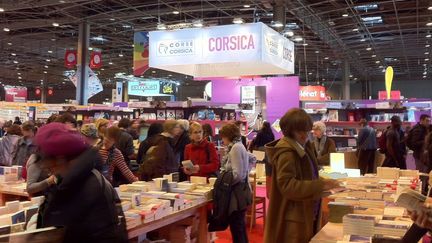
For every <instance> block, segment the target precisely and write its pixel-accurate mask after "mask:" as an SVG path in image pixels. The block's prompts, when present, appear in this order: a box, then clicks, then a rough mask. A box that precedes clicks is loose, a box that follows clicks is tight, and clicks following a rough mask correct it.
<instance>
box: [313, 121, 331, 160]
mask: <svg viewBox="0 0 432 243" xmlns="http://www.w3.org/2000/svg"><path fill="white" fill-rule="evenodd" d="M326 130H327V128H326V125H325V124H324V122H321V121H317V122H314V124H313V127H312V135H313V140H312V142H313V145H314V148H315V152H316V154H317V159H318V164H319V165H320V166H324V165H330V153H335V152H336V143H335V142H334V140H333V139H331V138H329V137H327V135H326Z"/></svg>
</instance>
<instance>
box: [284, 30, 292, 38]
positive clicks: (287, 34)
mask: <svg viewBox="0 0 432 243" xmlns="http://www.w3.org/2000/svg"><path fill="white" fill-rule="evenodd" d="M284 35H286V36H288V37H292V36H294V31H292V30H287V31H285V32H284Z"/></svg>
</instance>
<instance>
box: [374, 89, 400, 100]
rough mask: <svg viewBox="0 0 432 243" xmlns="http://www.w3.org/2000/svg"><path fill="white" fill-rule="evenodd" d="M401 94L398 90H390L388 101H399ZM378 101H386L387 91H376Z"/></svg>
mask: <svg viewBox="0 0 432 243" xmlns="http://www.w3.org/2000/svg"><path fill="white" fill-rule="evenodd" d="M400 98H401V92H400V90H392V91H390V99H391V100H400ZM378 99H379V100H386V99H387V91H378Z"/></svg>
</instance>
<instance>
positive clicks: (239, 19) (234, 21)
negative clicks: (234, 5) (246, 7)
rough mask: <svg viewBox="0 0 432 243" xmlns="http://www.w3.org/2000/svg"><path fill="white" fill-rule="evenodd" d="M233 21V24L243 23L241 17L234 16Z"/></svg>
mask: <svg viewBox="0 0 432 243" xmlns="http://www.w3.org/2000/svg"><path fill="white" fill-rule="evenodd" d="M233 23H234V24H243V23H244V20H243V19H242V18H234V19H233Z"/></svg>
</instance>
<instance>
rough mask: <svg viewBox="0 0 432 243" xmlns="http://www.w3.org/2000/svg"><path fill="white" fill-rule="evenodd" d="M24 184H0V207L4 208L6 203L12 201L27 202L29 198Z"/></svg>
mask: <svg viewBox="0 0 432 243" xmlns="http://www.w3.org/2000/svg"><path fill="white" fill-rule="evenodd" d="M25 188H26V183H24V182H20V183H11V184H9V183H2V184H0V206H4V205H5V203H6V202H8V201H13V200H20V201H24V200H29V198H30V196H29V194H28V193H27V192H26V191H25Z"/></svg>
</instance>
